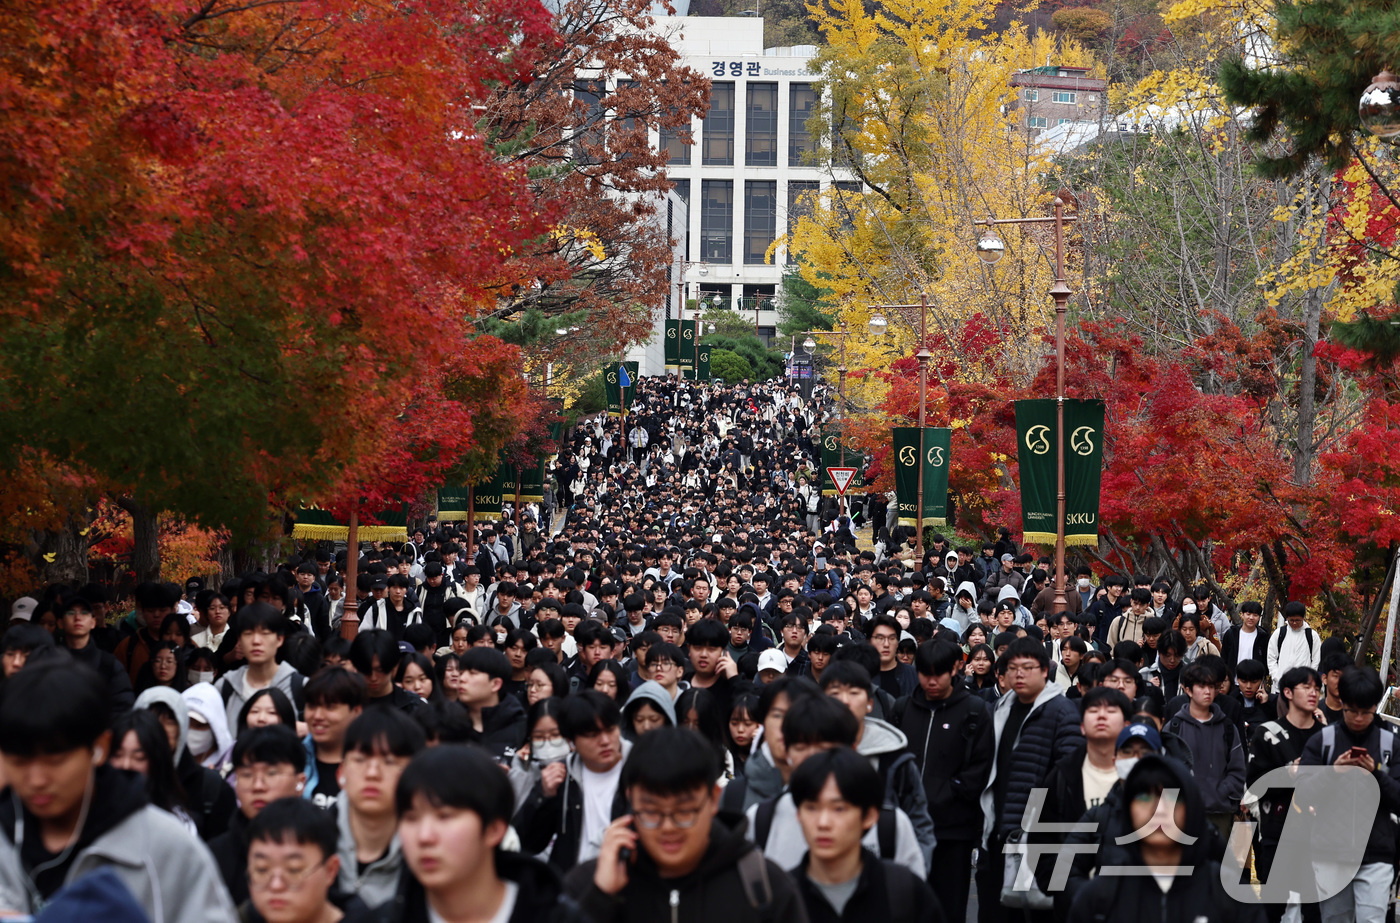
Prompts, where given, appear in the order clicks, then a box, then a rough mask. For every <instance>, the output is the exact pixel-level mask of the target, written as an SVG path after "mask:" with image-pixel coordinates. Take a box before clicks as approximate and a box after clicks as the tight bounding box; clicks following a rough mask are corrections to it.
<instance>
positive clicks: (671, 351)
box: [666, 320, 681, 372]
mask: <svg viewBox="0 0 1400 923" xmlns="http://www.w3.org/2000/svg"><path fill="white" fill-rule="evenodd" d="M680 367H681V322H680V321H679V320H668V321H667V322H666V371H668V372H674V371H675V370H677V369H679V368H680Z"/></svg>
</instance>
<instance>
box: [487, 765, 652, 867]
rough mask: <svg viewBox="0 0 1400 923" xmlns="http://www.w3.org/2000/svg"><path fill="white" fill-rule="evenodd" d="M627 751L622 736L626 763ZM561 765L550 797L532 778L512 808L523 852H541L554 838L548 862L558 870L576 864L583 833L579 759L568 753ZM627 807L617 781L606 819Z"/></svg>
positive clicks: (625, 795) (514, 823) (625, 796)
mask: <svg viewBox="0 0 1400 923" xmlns="http://www.w3.org/2000/svg"><path fill="white" fill-rule="evenodd" d="M631 750H632V742H631V741H630V740H627V739H625V738H624V739H623V741H622V759H623V762H626V760H627V754H628V753H630V752H631ZM565 765H566V766H567V768H568V773H567V774H566V775H565V776H564V781H563V782H562V783H560V785H559V790H558V791H557V792H555V793H554V796H553V797H551V798H546V797H545V794H544V786H543V785H542V784H541V783H540V782H538V781H536V782H535V784H534V787H533V788H531V789H530V794H529V795H528V796H526V798H525V800H524V801H523V802H522V803H521V805H520V807H519V808H517V809H516V812H515V820H514V821H513V822H512V826H514V827H515V830H516V833H518V834H519V835H520V848H521V850H522V851H524V852H529V853H540V852H543V851H544V848H545V847H546V846H549V842H550V840H551V839H552V840H553V841H554V846H553V848H552V849H550V851H549V864H550V865H552V866H554V868H556V869H558V870H559V871H561V872H566V871H568V870H569V869H571V868H573V867H574V866H576V865H577V864H578V852H579V845H580V844H579V837H580V836H581V834H582V833H583V758H582V757H580V756H579V755H578V754H577V753H571V754H569V758H568V760H567V762H566V764H565ZM629 810H630V806H629V805H628V803H627V793H626V792H624V791H623V790H622V786H621V785H620V784H619V785H618V787H617V792H616V793H615V794H614V795H613V802H612V811H611V813H610V818H609V819H610V820H617V819H618V818H619V817H621V816H622V815H624V814H626V813H627V812H628V811H629Z"/></svg>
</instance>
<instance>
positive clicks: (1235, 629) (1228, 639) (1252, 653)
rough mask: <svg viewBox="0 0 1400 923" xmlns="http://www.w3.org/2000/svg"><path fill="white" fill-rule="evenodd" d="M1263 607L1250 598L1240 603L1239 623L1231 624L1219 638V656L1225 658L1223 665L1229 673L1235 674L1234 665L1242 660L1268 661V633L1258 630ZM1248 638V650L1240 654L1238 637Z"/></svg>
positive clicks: (1264, 662) (1265, 662)
mask: <svg viewBox="0 0 1400 923" xmlns="http://www.w3.org/2000/svg"><path fill="white" fill-rule="evenodd" d="M1263 611H1264V609H1263V607H1262V606H1260V605H1259V604H1258V603H1257V602H1254V601H1253V600H1250V601H1248V602H1244V603H1241V604H1240V624H1238V625H1231V626H1230V627H1229V629H1228V630H1227V631H1226V632H1225V634H1224V635H1223V636H1222V637H1221V639H1220V656H1221V657H1224V658H1225V666H1226V667H1227V668H1228V669H1229V670H1230V675H1231V676H1234V675H1235V669H1236V666H1237V665H1238V664H1239V662H1240V661H1242V660H1257V661H1258V662H1259V663H1263V664H1267V663H1268V662H1269V633H1268V632H1266V631H1260V630H1259V618H1260V616H1261V615H1262V613H1263ZM1242 636H1243V637H1248V638H1250V639H1251V640H1250V642H1249V650H1248V651H1246V652H1245V653H1244V655H1243V656H1241V655H1240V638H1241V637H1242Z"/></svg>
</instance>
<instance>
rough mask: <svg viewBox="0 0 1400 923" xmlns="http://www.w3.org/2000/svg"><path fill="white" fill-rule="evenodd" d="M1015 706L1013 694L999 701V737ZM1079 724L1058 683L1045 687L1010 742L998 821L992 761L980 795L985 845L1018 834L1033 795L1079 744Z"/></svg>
mask: <svg viewBox="0 0 1400 923" xmlns="http://www.w3.org/2000/svg"><path fill="white" fill-rule="evenodd" d="M1015 702H1016V694H1015V693H1007V694H1006V695H1005V696H1002V698H1001V699H999V700H998V701H997V704H996V709H995V710H994V711H993V712H992V721H993V723H994V725H995V727H996V730H997V733H998V734H1000V733H1002V730H1003V729H1004V728H1005V726H1006V723H1007V719H1008V717H1009V716H1010V713H1011V706H1012V705H1013V704H1014V703H1015ZM1079 725H1080V718H1079V709H1078V707H1076V706H1075V704H1074V703H1073V702H1071V701H1070V700H1069V699H1067V698H1065V696H1064V691H1063V690H1061V689H1060V687H1059V686H1058V685H1057V684H1056V683H1054V682H1053V681H1049V682H1046V684H1045V688H1044V689H1042V690H1041V692H1040V695H1038V696H1037V697H1036V700H1035V702H1034V703H1032V705H1031V710H1030V712H1029V713H1028V714H1027V715H1026V720H1025V721H1024V722H1023V723H1022V724H1021V730H1020V733H1019V734H1018V735H1017V737H1016V740H1015V741H1014V747H1015V749H1014V750H1013V751H1012V758H1011V767H1010V773H1009V775H1008V778H1007V786H1006V802H1005V804H1004V805H1002V810H1001V816H1000V817H996V816H993V815H994V813H995V811H994V805H995V786H996V768H997V767H996V758H995V756H993V759H992V773H991V775H990V776H989V777H988V780H987V787H986V788H985V789H984V790H983V792H982V811H983V817H984V820H983V822H982V829H983V834H984V838H985V841H986V842H992V841H993V840H995V841H996V842H1005V839H1006V837H1007V836H1008V835H1009V834H1010V833H1011V832H1012V831H1015V830H1019V829H1021V821H1022V818H1023V817H1024V816H1025V813H1026V804H1027V802H1028V801H1029V799H1030V794H1031V790H1032V789H1035V788H1039V787H1041V786H1043V785H1044V784H1045V778H1046V776H1048V775H1049V774H1050V770H1051V768H1052V767H1053V766H1054V765H1055V763H1057V762H1058V761H1059V760H1061V759H1063V758H1064V757H1066V756H1068V755H1069V754H1071V753H1073V752H1074V750H1075V748H1076V747H1078V746H1080V745H1081V743H1082V742H1083V739H1084V735H1083V734H1082V733H1080V730H1079Z"/></svg>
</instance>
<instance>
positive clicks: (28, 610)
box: [10, 596, 39, 622]
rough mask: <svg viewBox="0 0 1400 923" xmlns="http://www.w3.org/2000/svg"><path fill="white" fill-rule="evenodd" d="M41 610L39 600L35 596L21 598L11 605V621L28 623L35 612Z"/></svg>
mask: <svg viewBox="0 0 1400 923" xmlns="http://www.w3.org/2000/svg"><path fill="white" fill-rule="evenodd" d="M37 608H39V600H37V599H35V598H34V597H33V596H21V597H20V598H19V599H16V600H15V601H14V602H13V603H11V604H10V621H12V622H27V621H29V620H30V619H32V618H33V617H34V610H35V609H37Z"/></svg>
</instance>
